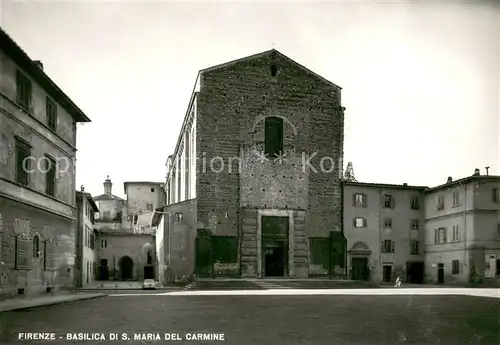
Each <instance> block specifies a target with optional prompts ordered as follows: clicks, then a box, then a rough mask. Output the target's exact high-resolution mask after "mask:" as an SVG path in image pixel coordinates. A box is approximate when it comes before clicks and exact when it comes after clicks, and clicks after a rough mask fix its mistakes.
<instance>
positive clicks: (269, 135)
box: [264, 117, 283, 156]
mask: <svg viewBox="0 0 500 345" xmlns="http://www.w3.org/2000/svg"><path fill="white" fill-rule="evenodd" d="M264 153H265V154H266V155H269V156H278V155H282V154H283V119H281V118H279V117H266V120H265V145H264Z"/></svg>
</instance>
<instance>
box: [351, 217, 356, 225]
mask: <svg viewBox="0 0 500 345" xmlns="http://www.w3.org/2000/svg"><path fill="white" fill-rule="evenodd" d="M352 226H354V227H356V218H353V220H352Z"/></svg>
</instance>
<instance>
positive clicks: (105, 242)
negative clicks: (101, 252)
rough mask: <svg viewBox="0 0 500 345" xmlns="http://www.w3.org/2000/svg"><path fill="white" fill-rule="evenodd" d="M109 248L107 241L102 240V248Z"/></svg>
mask: <svg viewBox="0 0 500 345" xmlns="http://www.w3.org/2000/svg"><path fill="white" fill-rule="evenodd" d="M107 247H108V241H107V240H101V248H107Z"/></svg>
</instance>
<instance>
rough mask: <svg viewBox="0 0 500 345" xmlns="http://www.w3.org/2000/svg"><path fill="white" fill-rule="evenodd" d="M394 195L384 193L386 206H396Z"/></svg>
mask: <svg viewBox="0 0 500 345" xmlns="http://www.w3.org/2000/svg"><path fill="white" fill-rule="evenodd" d="M394 207H395V202H394V196H393V195H391V194H384V208H394Z"/></svg>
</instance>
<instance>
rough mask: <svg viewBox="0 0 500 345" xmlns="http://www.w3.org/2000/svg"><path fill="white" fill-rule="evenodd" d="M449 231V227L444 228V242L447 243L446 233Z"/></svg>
mask: <svg viewBox="0 0 500 345" xmlns="http://www.w3.org/2000/svg"><path fill="white" fill-rule="evenodd" d="M447 232H448V228H444V229H443V240H444V243H446V242H447V241H446V235H447Z"/></svg>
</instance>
